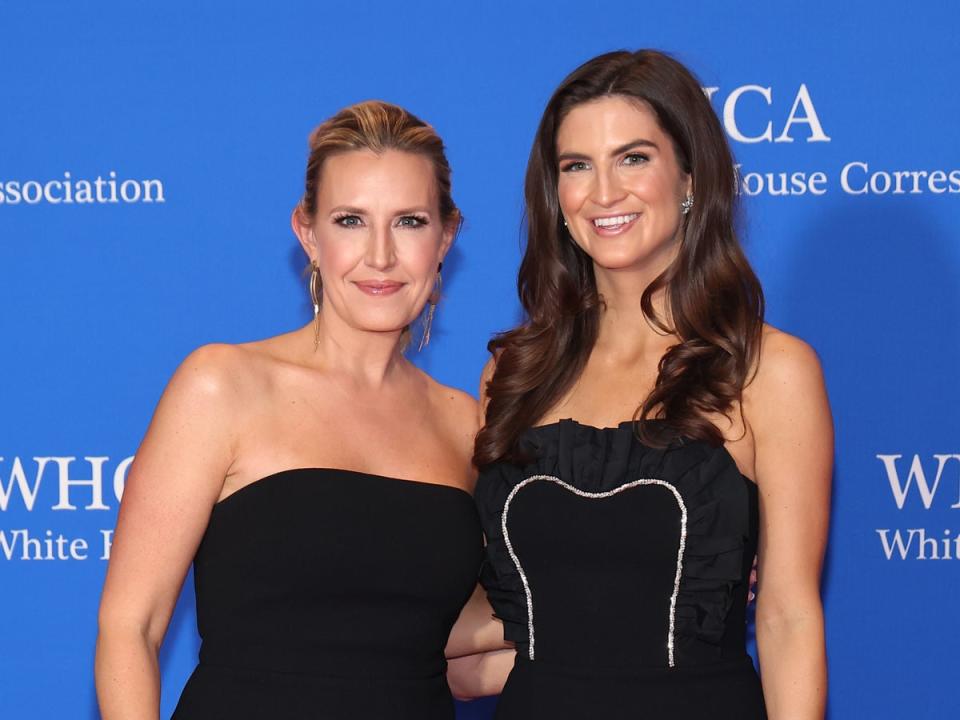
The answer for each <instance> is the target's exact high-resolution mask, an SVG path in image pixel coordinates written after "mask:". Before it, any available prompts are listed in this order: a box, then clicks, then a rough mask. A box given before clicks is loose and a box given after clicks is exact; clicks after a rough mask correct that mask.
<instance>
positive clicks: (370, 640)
mask: <svg viewBox="0 0 960 720" xmlns="http://www.w3.org/2000/svg"><path fill="white" fill-rule="evenodd" d="M482 553H483V544H482V534H481V531H480V525H479V520H478V518H477V512H476V508H475V506H474V504H473V500H472V498H471V496H470V495H469V493H467V492H465V491H463V490H460V489H457V488H453V487H447V486H442V485H433V484H427V483H419V482H412V481H409V480H396V479H392V478H386V477H381V476H377V475H367V474H364V473H358V472H350V471H345V470H333V469H300V470H287V471H284V472H279V473H276V474H275V475H270V476H269V477H266V478H263V479H262V480H259V481H257V482H255V483H253V484H252V485H249V486H247V487H244V488H242V489H241V490H239V491H237V492H236V493H234V494H233V495H231V496H229V497H228V498H226V499H224V500H223V501H221V502H219V503H217V505H216V506H214V509H213V514H212V515H211V517H210V524H209V526H208V527H207V531H206V534H205V535H204V537H203V541H202V543H201V545H200V548H199V550H198V552H197V556H196V559H195V561H194V578H195V583H196V595H197V625H198V628H199V631H200V636H201V638H202V640H203V642H202V645H201V648H200V663H199V665H198V666H197V668H196V670H195V671H194V672H193V675H191V677H190V680H189V681H188V682H187V685H186V687H185V688H184V690H183V694H182V695H181V697H180V702H179V704H178V705H177V709H176V711H175V712H174V715H173V717H174V718H175V720H200V719H201V718H202V719H203V720H219V719H220V718H222V719H223V720H248V719H249V720H253V719H254V718H257V719H258V720H259V719H264V720H266V719H269V720H294V719H296V720H313V719H314V718H316V719H323V720H373V719H374V718H376V720H384V719H386V718H390V719H396V720H404V719H409V720H414V719H415V720H452V718H453V717H454V704H453V699H452V697H451V695H450V690H449V688H448V687H447V682H446V675H445V671H446V662H445V660H444V655H443V649H444V646H445V645H446V642H447V636H448V635H449V633H450V628H451V627H452V626H453V623H454V621H455V620H456V618H457V615H458V614H459V612H460V609H461V607H462V606H463V604H464V603H465V602H466V600H467V599H468V598H469V596H470V593H471V592H472V591H473V588H474V586H475V585H476V582H477V573H478V570H479V567H480V563H481V560H482Z"/></svg>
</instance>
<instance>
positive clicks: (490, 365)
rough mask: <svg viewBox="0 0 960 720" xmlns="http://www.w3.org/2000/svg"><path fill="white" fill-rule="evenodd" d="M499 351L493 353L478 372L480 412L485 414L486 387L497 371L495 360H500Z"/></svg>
mask: <svg viewBox="0 0 960 720" xmlns="http://www.w3.org/2000/svg"><path fill="white" fill-rule="evenodd" d="M500 353H501V351H500V350H497V351H496V352H495V353H493V354H492V355H491V356H490V358H489V359H488V360H487V362H486V363H485V364H484V366H483V370H482V371H481V372H480V411H481V412H483V413H486V410H487V400H488V399H489V397H488V394H487V385H489V384H490V381H491V380H493V374H494V373H495V372H496V371H497V360H499V359H500Z"/></svg>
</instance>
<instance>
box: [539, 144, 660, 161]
mask: <svg viewBox="0 0 960 720" xmlns="http://www.w3.org/2000/svg"><path fill="white" fill-rule="evenodd" d="M639 147H651V148H653V149H654V150H659V149H660V148H658V147H657V144H656V143H655V142H652V141H650V140H644V139H643V138H637V139H636V140H631V141H630V142H628V143H624V144H623V145H621V146H619V147H616V148H614V149H613V150H611V151H610V157H616V156H617V155H620V154H622V153H625V152H627V151H628V150H633V149H634V148H639ZM589 159H590V156H589V155H584V154H583V153H573V152H567V153H563V154H562V155H560V156H558V157H557V160H558V161H561V162H562V161H564V160H589Z"/></svg>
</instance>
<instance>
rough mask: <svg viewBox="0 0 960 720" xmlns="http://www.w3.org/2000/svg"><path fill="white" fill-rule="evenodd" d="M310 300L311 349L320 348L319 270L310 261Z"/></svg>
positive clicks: (312, 261) (313, 262)
mask: <svg viewBox="0 0 960 720" xmlns="http://www.w3.org/2000/svg"><path fill="white" fill-rule="evenodd" d="M310 267H311V270H310V299H311V300H312V301H313V349H314V352H316V350H317V348H318V347H320V287H319V286H320V268H319V267H317V263H316V261H314V260H311V261H310Z"/></svg>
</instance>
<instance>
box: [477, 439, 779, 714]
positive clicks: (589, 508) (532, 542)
mask: <svg viewBox="0 0 960 720" xmlns="http://www.w3.org/2000/svg"><path fill="white" fill-rule="evenodd" d="M521 442H523V443H524V444H525V445H526V446H527V448H529V449H530V450H531V451H532V453H533V455H534V456H535V457H536V458H537V460H536V461H534V462H532V463H531V464H529V465H526V466H519V465H516V464H511V463H505V462H501V463H495V464H493V465H490V466H488V467H486V468H484V469H483V471H482V472H481V474H480V478H479V480H478V483H477V489H476V496H475V497H476V501H477V504H478V508H479V511H480V518H481V522H482V524H483V528H484V531H485V533H486V536H487V559H486V563H485V565H484V569H483V571H482V573H481V579H482V581H483V584H484V586H485V587H486V589H487V593H488V595H489V597H490V601H491V604H492V605H493V608H494V612H495V613H496V615H497V617H499V618H500V619H501V620H502V621H503V625H504V635H505V636H506V639H508V640H512V641H513V642H514V643H515V644H516V647H517V661H516V664H515V666H514V669H513V671H512V673H511V674H510V678H509V680H508V681H507V685H506V688H505V689H504V692H503V694H502V695H501V697H500V701H499V704H498V707H497V714H496V718H498V720H514V719H520V718H523V720H536V719H538V718H542V719H543V720H564V719H566V718H570V719H573V718H577V719H581V718H591V719H596V720H613V719H615V718H631V719H632V720H661V719H663V720H667V719H669V720H687V719H694V718H696V719H697V720H701V719H705V718H710V719H711V720H725V719H727V718H729V719H730V720H734V719H736V720H758V719H760V718H766V711H765V709H764V701H763V694H762V691H761V687H760V682H759V678H758V676H757V673H756V670H755V669H754V667H753V663H752V660H751V658H750V656H749V655H748V654H747V652H746V647H745V646H746V604H747V603H746V599H747V591H748V582H749V575H750V568H751V565H752V561H753V557H754V554H755V553H756V548H757V534H758V525H759V520H758V498H757V488H756V485H754V483H753V482H751V481H750V480H749V479H747V478H746V477H744V476H743V475H742V474H741V473H740V472H739V470H738V469H737V466H736V464H735V463H734V461H733V459H732V458H731V456H730V454H729V453H728V452H727V451H726V449H724V448H722V447H713V446H710V445H708V444H706V443H703V442H699V441H686V442H677V443H674V444H673V445H671V446H670V447H668V448H666V449H651V448H649V447H646V446H644V445H642V444H641V443H640V441H639V440H638V439H637V437H636V434H635V432H634V428H633V423H632V422H625V423H621V424H620V425H619V426H618V427H616V428H602V429H601V428H595V427H590V426H587V425H582V424H580V423H577V422H575V421H573V420H561V421H560V422H559V423H554V424H551V425H546V426H542V427H536V428H532V429H531V430H529V431H527V433H526V434H525V435H524V437H523V438H522V441H521Z"/></svg>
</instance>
